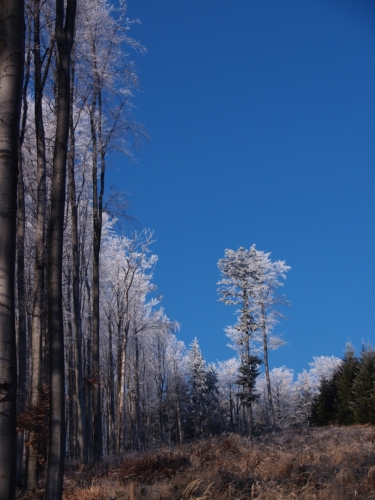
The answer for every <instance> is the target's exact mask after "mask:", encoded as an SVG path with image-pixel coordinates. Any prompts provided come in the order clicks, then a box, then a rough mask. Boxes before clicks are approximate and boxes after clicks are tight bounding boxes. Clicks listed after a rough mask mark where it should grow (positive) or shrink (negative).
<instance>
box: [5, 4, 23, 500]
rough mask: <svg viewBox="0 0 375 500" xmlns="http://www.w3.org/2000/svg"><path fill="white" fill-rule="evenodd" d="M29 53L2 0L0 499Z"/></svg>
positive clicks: (10, 457) (9, 433) (8, 427)
mask: <svg viewBox="0 0 375 500" xmlns="http://www.w3.org/2000/svg"><path fill="white" fill-rule="evenodd" d="M24 53H25V24H24V2H23V0H7V1H6V2H5V1H2V2H1V3H0V231H1V239H0V353H1V355H0V443H1V444H0V498H1V499H2V500H11V499H14V498H15V484H16V450H17V435H16V401H17V399H16V398H17V357H16V332H15V303H14V298H15V297H14V284H15V280H14V276H15V256H16V223H17V222H16V220H17V219H16V215H17V170H18V167H17V150H18V138H19V123H20V115H21V101H22V79H23V71H24Z"/></svg>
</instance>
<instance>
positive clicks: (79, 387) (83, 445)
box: [68, 62, 87, 463]
mask: <svg viewBox="0 0 375 500" xmlns="http://www.w3.org/2000/svg"><path fill="white" fill-rule="evenodd" d="M73 88H74V63H73V62H72V77H71V89H70V91H71V101H70V126H69V128H70V150H69V155H68V177H69V198H70V211H71V226H72V234H71V239H72V253H73V309H74V333H75V343H74V372H75V383H76V395H77V438H78V443H77V444H78V449H79V458H80V461H81V463H87V440H86V414H85V413H86V412H85V391H84V385H83V373H82V318H81V297H80V286H79V277H80V259H79V248H78V242H79V239H78V214H77V201H76V200H77V198H76V184H75V178H74V159H75V136H74V126H73Z"/></svg>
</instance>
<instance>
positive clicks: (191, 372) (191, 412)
mask: <svg viewBox="0 0 375 500" xmlns="http://www.w3.org/2000/svg"><path fill="white" fill-rule="evenodd" d="M190 347H191V348H190V350H189V351H188V355H187V364H188V383H187V387H188V405H187V410H188V411H187V419H186V420H187V421H186V432H185V434H186V437H188V438H190V439H196V438H199V437H201V436H202V434H203V427H204V425H203V423H204V420H205V410H206V408H205V406H206V405H205V403H206V401H205V395H206V392H207V377H206V363H205V361H204V359H203V356H202V353H201V350H200V347H199V344H198V340H197V338H196V337H195V338H194V340H193V342H192V344H191V345H190Z"/></svg>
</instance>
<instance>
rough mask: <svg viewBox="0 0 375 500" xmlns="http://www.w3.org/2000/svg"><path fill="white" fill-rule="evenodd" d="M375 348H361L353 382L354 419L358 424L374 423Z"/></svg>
mask: <svg viewBox="0 0 375 500" xmlns="http://www.w3.org/2000/svg"><path fill="white" fill-rule="evenodd" d="M374 383H375V350H374V349H372V348H371V347H369V346H367V347H364V348H363V349H362V354H361V360H360V366H359V369H358V373H357V376H356V377H355V380H354V382H353V400H354V401H353V406H354V419H355V423H358V424H375V405H374V401H375V398H374V397H375V394H374Z"/></svg>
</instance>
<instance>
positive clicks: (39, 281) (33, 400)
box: [26, 0, 46, 490]
mask: <svg viewBox="0 0 375 500" xmlns="http://www.w3.org/2000/svg"><path fill="white" fill-rule="evenodd" d="M33 53H34V89H35V92H34V96H35V108H34V122H35V135H36V154H37V215H36V226H35V261H34V286H33V306H32V307H33V309H32V327H31V382H30V404H31V405H32V406H34V407H35V406H37V404H38V402H39V388H40V384H41V375H42V316H43V313H44V300H43V299H44V283H45V281H44V271H45V220H46V218H45V214H46V144H45V134H44V123H43V108H42V100H43V86H44V85H43V82H42V80H43V79H42V59H41V52H40V0H35V1H34V49H33ZM30 441H31V442H33V441H34V433H33V432H31V433H30ZM38 451H39V450H38V447H37V445H31V446H30V447H29V453H28V460H27V485H26V489H27V490H34V489H35V488H36V487H37V486H38V478H37V468H38Z"/></svg>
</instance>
